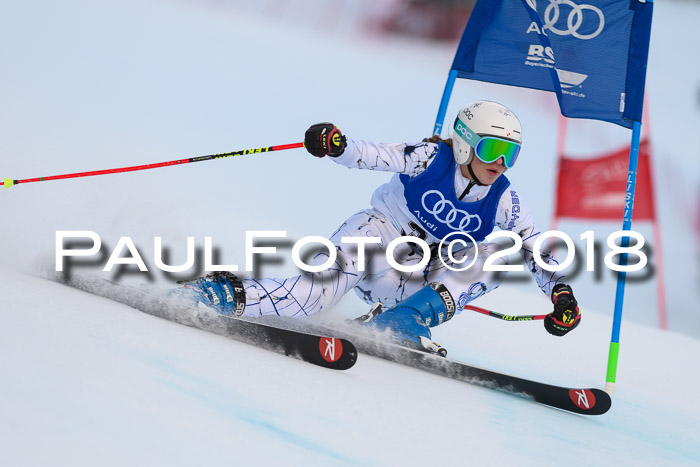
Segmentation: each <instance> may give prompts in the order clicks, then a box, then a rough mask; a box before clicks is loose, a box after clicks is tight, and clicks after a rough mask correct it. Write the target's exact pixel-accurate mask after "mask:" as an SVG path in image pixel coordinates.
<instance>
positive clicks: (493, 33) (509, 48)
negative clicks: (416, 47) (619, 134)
mask: <svg viewBox="0 0 700 467" xmlns="http://www.w3.org/2000/svg"><path fill="white" fill-rule="evenodd" d="M652 10H653V3H652V2H651V1H649V2H644V1H640V0H479V1H478V2H477V4H476V6H475V7H474V10H473V12H472V14H471V17H470V19H469V23H468V24H467V27H466V29H465V30H464V34H463V35H462V39H461V41H460V43H459V47H458V48H457V53H456V55H455V59H454V62H453V63H452V70H455V71H456V72H457V77H459V78H467V79H476V80H480V81H488V82H491V83H498V84H506V85H511V86H521V87H526V88H533V89H540V90H544V91H552V92H555V93H556V94H557V99H558V100H559V107H560V108H561V113H562V115H564V116H566V117H572V118H590V119H596V120H603V121H606V122H612V123H616V124H618V125H622V126H624V127H626V128H632V123H633V122H634V121H637V122H641V119H642V104H643V99H644V82H645V78H646V67H647V56H648V52H649V35H650V32H651V17H652Z"/></svg>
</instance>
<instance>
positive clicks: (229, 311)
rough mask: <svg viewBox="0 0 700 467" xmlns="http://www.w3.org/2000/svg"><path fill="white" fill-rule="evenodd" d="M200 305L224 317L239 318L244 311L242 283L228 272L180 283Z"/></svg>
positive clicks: (213, 273) (219, 272) (218, 272)
mask: <svg viewBox="0 0 700 467" xmlns="http://www.w3.org/2000/svg"><path fill="white" fill-rule="evenodd" d="M181 283H182V284H183V285H184V286H185V287H186V288H187V289H189V290H190V291H192V292H194V294H193V297H194V299H195V301H196V302H197V303H201V304H202V305H205V306H207V307H209V308H212V309H214V310H215V311H216V312H217V313H219V314H222V315H226V316H236V317H238V316H241V315H242V314H243V311H244V310H245V300H246V299H245V292H244V291H243V283H242V282H241V280H240V279H239V278H238V277H236V276H235V275H234V274H232V273H230V272H228V271H216V272H212V273H209V274H207V275H206V276H204V277H200V278H199V279H196V280H194V281H188V282H181Z"/></svg>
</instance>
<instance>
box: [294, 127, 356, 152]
mask: <svg viewBox="0 0 700 467" xmlns="http://www.w3.org/2000/svg"><path fill="white" fill-rule="evenodd" d="M347 145H348V143H347V138H346V137H345V136H343V134H342V133H341V132H340V130H339V129H338V127H336V126H335V125H333V124H332V123H317V124H315V125H311V127H309V129H308V130H306V134H305V135H304V147H305V148H306V150H307V151H309V153H311V155H313V156H316V157H323V156H331V157H338V156H340V155H341V154H342V153H343V151H345V148H346V147H347Z"/></svg>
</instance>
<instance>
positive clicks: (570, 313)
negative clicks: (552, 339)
mask: <svg viewBox="0 0 700 467" xmlns="http://www.w3.org/2000/svg"><path fill="white" fill-rule="evenodd" d="M552 303H554V311H553V312H551V313H550V314H548V315H547V316H545V317H544V328H545V329H546V330H547V332H549V333H550V334H553V335H555V336H563V335H565V334H566V333H568V332H569V331H571V330H572V329H574V328H575V327H576V326H578V323H580V322H581V312H580V311H579V309H578V302H577V301H576V299H575V298H574V292H573V290H571V287H570V286H568V285H566V284H557V285H555V286H554V288H553V289H552Z"/></svg>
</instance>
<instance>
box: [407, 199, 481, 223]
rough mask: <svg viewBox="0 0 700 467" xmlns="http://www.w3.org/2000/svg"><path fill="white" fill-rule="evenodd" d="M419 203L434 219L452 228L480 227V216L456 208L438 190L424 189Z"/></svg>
mask: <svg viewBox="0 0 700 467" xmlns="http://www.w3.org/2000/svg"><path fill="white" fill-rule="evenodd" d="M421 204H422V205H423V209H425V212H426V213H427V214H431V215H432V216H433V217H434V218H435V220H436V221H438V222H440V223H441V224H445V225H446V226H447V227H449V228H451V229H452V230H455V231H459V232H474V231H476V230H479V228H481V218H480V217H479V216H478V215H476V214H469V213H468V212H467V211H464V210H463V209H457V208H456V207H455V205H454V204H452V201H450V200H447V199H445V197H444V196H443V194H442V193H441V192H440V191H438V190H430V191H426V192H425V193H424V194H423V197H422V198H421ZM421 220H424V219H422V218H421ZM433 230H435V229H433Z"/></svg>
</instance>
